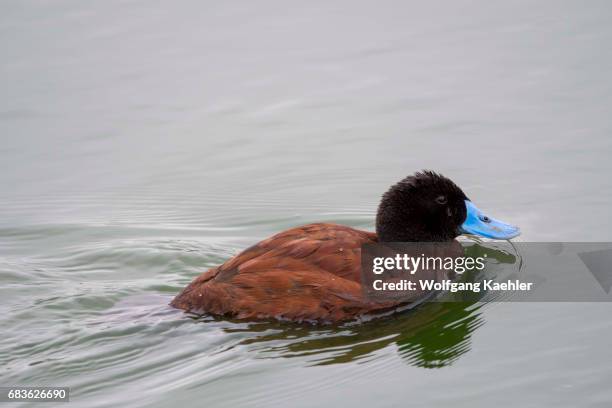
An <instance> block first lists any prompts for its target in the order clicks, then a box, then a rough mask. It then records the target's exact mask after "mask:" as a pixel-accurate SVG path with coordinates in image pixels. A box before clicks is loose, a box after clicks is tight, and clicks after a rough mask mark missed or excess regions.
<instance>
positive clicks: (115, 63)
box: [0, 0, 612, 407]
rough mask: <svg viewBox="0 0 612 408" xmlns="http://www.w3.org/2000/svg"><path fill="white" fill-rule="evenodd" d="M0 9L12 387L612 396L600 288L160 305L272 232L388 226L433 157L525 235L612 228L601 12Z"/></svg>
mask: <svg viewBox="0 0 612 408" xmlns="http://www.w3.org/2000/svg"><path fill="white" fill-rule="evenodd" d="M1 8H2V12H1V13H0V51H1V52H0V55H1V57H0V58H1V59H0V92H1V93H0V141H1V143H0V299H1V301H0V327H1V328H2V329H1V336H0V383H1V385H57V386H70V387H71V390H72V395H71V402H70V405H71V406H75V407H80V406H87V407H92V406H95V407H107V406H108V407H110V406H159V407H163V406H168V405H169V404H173V405H175V406H183V405H184V406H202V405H206V406H294V407H296V406H329V405H332V404H335V405H339V406H348V405H351V406H360V407H366V406H381V405H382V406H423V407H431V406H439V405H453V406H456V407H474V406H493V405H495V406H508V407H515V406H521V407H542V406H555V407H576V406H581V407H582V406H588V407H604V406H609V405H610V402H611V401H612V391H611V390H610V387H609V384H610V379H611V378H612V368H611V367H610V364H609V362H610V361H611V359H612V351H611V349H610V347H609V343H610V342H609V339H610V337H611V336H612V322H611V320H610V313H611V312H612V308H611V307H612V305H610V304H609V303H591V304H583V303H554V304H550V303H549V304H541V303H520V304H519V303H504V304H502V303H496V304H486V305H482V304H473V305H468V306H465V307H463V306H460V307H455V308H451V309H449V310H446V309H435V308H433V309H432V308H430V309H427V308H425V309H424V310H421V311H418V310H417V311H414V312H411V313H407V314H406V315H404V316H399V317H395V318H390V319H386V320H383V321H380V322H370V323H368V324H364V325H360V326H340V327H322V328H310V327H303V326H290V325H289V326H288V325H279V324H274V323H244V322H228V321H224V320H214V319H211V318H204V319H200V320H193V319H190V318H187V317H185V316H183V315H182V314H181V313H178V312H175V311H173V310H171V309H169V308H167V307H166V304H167V302H168V301H169V300H170V299H171V298H172V296H173V295H174V294H176V293H177V292H178V291H179V290H180V289H181V288H182V287H183V286H184V285H185V284H187V283H188V282H189V281H190V280H191V279H193V278H194V277H195V276H197V275H198V274H199V273H201V272H202V271H203V270H205V269H206V268H208V267H211V266H214V265H217V264H219V263H221V262H223V261H224V260H226V259H227V258H229V257H231V256H232V255H233V254H236V253H237V252H239V251H240V250H241V249H244V248H245V247H247V246H249V245H250V244H252V243H254V242H256V241H257V240H259V239H262V238H265V237H267V236H269V235H271V234H273V233H275V232H278V231H280V230H282V229H285V228H288V227H290V226H294V225H299V224H304V223H308V222H313V221H329V222H338V223H342V224H347V225H351V226H354V227H358V228H364V229H372V228H373V219H374V214H375V210H376V206H377V203H378V200H379V198H380V195H381V194H382V193H383V192H384V191H385V190H386V188H387V187H388V186H389V185H390V184H392V183H394V182H396V181H397V180H399V179H400V178H402V177H404V176H405V175H408V174H410V173H412V172H414V171H415V170H418V169H422V168H430V169H434V170H437V171H440V172H442V173H444V174H445V175H447V176H449V177H451V178H452V179H453V180H455V181H456V182H457V183H458V184H459V185H460V186H461V187H462V188H463V189H464V191H466V193H467V194H468V195H469V197H470V198H471V199H472V200H473V201H474V202H476V203H477V204H478V205H479V207H481V208H482V209H485V210H488V211H490V213H491V214H492V215H494V216H496V217H498V218H500V219H503V220H507V221H510V222H512V223H515V224H518V225H520V227H521V228H522V230H523V235H522V237H521V238H520V239H521V240H524V241H610V240H611V239H612V238H611V233H610V230H611V227H612V221H611V219H610V217H609V211H610V202H611V201H612V189H611V182H610V174H612V162H611V160H610V155H611V153H612V138H611V137H610V134H611V133H612V132H611V131H612V126H611V124H610V123H611V121H610V107H611V106H612V80H611V79H610V73H611V72H612V47H610V44H611V43H612V24H611V23H612V6H611V5H610V3H609V2H605V1H589V2H580V1H536V2H532V1H512V2H487V1H434V2H427V3H426V4H425V3H423V2H399V1H398V2H387V1H384V2H355V1H350V2H349V1H340V2H281V1H277V2H270V1H258V2H241V3H238V2H201V1H185V2H169V1H168V2H157V1H146V2H145V1H130V2H116V1H98V0H96V1H89V2H81V1H54V2H40V1H29V0H24V1H4V2H2V7H1ZM449 338H450V340H449Z"/></svg>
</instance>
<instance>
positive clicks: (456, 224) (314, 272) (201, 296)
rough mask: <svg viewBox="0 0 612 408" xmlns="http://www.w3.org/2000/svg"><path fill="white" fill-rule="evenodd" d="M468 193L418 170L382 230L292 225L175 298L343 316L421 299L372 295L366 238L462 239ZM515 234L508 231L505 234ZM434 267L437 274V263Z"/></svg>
mask: <svg viewBox="0 0 612 408" xmlns="http://www.w3.org/2000/svg"><path fill="white" fill-rule="evenodd" d="M468 201H469V200H468V199H467V197H466V195H465V194H464V193H463V191H462V190H461V189H460V188H459V187H458V186H457V185H456V184H455V183H453V182H452V181H451V180H449V179H447V178H446V177H444V176H442V175H440V174H437V173H434V172H431V171H424V172H419V173H415V174H414V175H412V176H408V177H406V178H404V179H403V180H401V181H400V182H398V183H396V184H394V185H393V186H391V188H389V190H388V191H387V192H386V193H385V194H384V195H383V197H382V200H381V202H380V205H379V206H378V212H377V215H376V234H374V233H371V232H365V231H359V230H356V229H354V228H350V227H346V226H342V225H335V224H310V225H305V226H302V227H297V228H292V229H290V230H287V231H284V232H281V233H280V234H277V235H274V236H273V237H271V238H269V239H266V240H264V241H261V242H260V243H258V244H256V245H254V246H252V247H250V248H248V249H246V250H245V251H243V252H242V253H241V254H239V255H237V256H235V257H234V258H232V259H230V260H229V261H227V262H225V263H224V264H223V265H221V266H218V267H216V268H212V269H210V270H209V271H207V272H205V273H204V274H202V275H201V276H199V277H197V278H196V279H195V280H194V281H193V282H191V284H189V286H187V287H186V288H185V289H184V290H183V291H182V292H181V293H180V294H179V295H178V296H177V297H176V298H174V300H173V301H172V303H171V305H172V306H174V307H177V308H179V309H183V310H187V311H191V312H194V313H211V314H215V315H224V316H229V317H236V318H240V319H267V318H276V319H282V320H293V321H312V322H327V321H331V322H337V321H342V320H349V319H353V318H355V317H357V316H360V315H363V314H366V313H377V312H382V311H387V310H393V309H395V308H397V307H398V306H400V305H402V303H401V302H403V303H410V302H412V301H416V300H419V296H420V295H424V294H425V293H420V292H419V291H415V292H414V293H413V294H411V296H414V297H393V296H384V297H383V298H376V297H372V296H367V295H368V291H366V290H365V288H370V286H369V285H368V282H367V281H366V280H364V281H363V282H362V281H361V278H362V276H360V273H361V247H362V245H363V244H370V243H375V242H378V241H379V240H380V241H382V242H425V243H427V242H429V243H431V242H447V243H452V242H456V241H454V238H455V237H456V236H457V235H458V234H459V233H460V231H461V228H460V227H461V226H462V224H463V223H464V221H465V220H466V217H467V206H466V205H467V204H466V203H467V202H468ZM474 209H476V207H473V208H472V210H473V211H474ZM476 211H480V210H477V209H476ZM476 216H478V217H480V218H478V219H479V220H480V221H478V222H480V224H478V226H477V228H476V229H475V230H476V231H481V232H483V231H484V232H485V234H484V235H483V236H486V237H489V238H490V237H492V236H493V237H494V236H495V235H496V232H495V230H494V229H492V228H490V227H488V224H487V223H489V222H491V220H490V219H489V217H484V218H483V217H482V214H480V213H478V214H476V215H473V218H474V217H476ZM475 222H476V221H474V219H473V220H472V221H471V223H472V224H474V223H475ZM496 223H497V224H496V225H505V226H506V227H511V226H509V225H506V224H503V223H500V222H498V221H496ZM472 224H470V225H471V227H470V228H472V231H473V230H474V225H472ZM512 231H514V233H515V234H516V235H518V228H515V227H512ZM497 235H499V234H497ZM502 235H503V234H502ZM510 235H511V234H510ZM508 236H509V235H508V234H505V237H506V238H504V239H507V237H508ZM385 247H387V246H385ZM458 249H460V246H459V248H458ZM458 249H457V248H455V249H453V246H452V245H451V247H449V250H450V251H451V254H454V256H458V255H457V254H458V253H459V252H455V251H456V250H458ZM428 273H431V274H432V276H433V277H437V275H436V274H437V271H435V270H432V271H429V272H428ZM421 277H422V276H421ZM442 277H444V278H445V276H442ZM370 278H372V275H370ZM388 279H394V278H393V277H388V278H387V280H388ZM396 279H400V277H397V278H396Z"/></svg>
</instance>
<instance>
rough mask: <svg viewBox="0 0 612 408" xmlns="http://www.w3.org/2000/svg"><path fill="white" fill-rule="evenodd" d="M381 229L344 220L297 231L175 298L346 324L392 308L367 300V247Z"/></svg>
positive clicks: (217, 310)
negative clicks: (363, 275)
mask: <svg viewBox="0 0 612 408" xmlns="http://www.w3.org/2000/svg"><path fill="white" fill-rule="evenodd" d="M373 242H376V234H374V233H371V232H366V231H360V230H356V229H354V228H350V227H346V226H343V225H336V224H323V223H321V224H310V225H304V226H301V227H297V228H292V229H289V230H287V231H284V232H281V233H279V234H277V235H274V236H273V237H271V238H268V239H266V240H264V241H261V242H259V243H258V244H256V245H254V246H252V247H250V248H248V249H246V250H244V251H243V252H242V253H240V254H239V255H237V256H235V257H234V258H232V259H230V260H228V261H227V262H225V263H224V264H223V265H221V266H218V267H216V268H212V269H210V270H208V271H207V272H205V273H204V274H202V275H200V276H199V277H198V278H196V279H195V280H194V281H193V282H192V283H191V284H189V286H187V287H186V288H185V289H184V290H183V291H182V292H181V293H180V294H179V295H178V296H177V297H176V298H175V299H174V300H173V301H172V303H171V305H172V306H174V307H176V308H179V309H184V310H187V311H191V312H194V313H202V312H207V313H212V314H215V315H225V316H231V317H236V318H239V319H264V318H275V319H280V320H293V321H313V322H323V321H341V320H348V319H351V318H354V317H355V316H358V315H361V314H364V313H367V312H376V311H383V310H388V309H389V308H392V307H394V306H397V304H395V303H393V302H383V303H374V302H372V301H368V300H366V299H364V296H363V291H362V287H361V283H360V270H361V245H362V244H365V243H373Z"/></svg>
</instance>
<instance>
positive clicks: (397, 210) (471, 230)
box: [376, 171, 520, 242]
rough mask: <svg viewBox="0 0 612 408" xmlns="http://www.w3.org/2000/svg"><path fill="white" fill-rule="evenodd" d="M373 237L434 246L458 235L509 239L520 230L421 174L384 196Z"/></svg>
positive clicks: (444, 181) (448, 184) (451, 186)
mask: <svg viewBox="0 0 612 408" xmlns="http://www.w3.org/2000/svg"><path fill="white" fill-rule="evenodd" d="M376 233H377V235H378V239H379V240H380V241H383V242H411V241H412V242H417V241H421V242H434V241H450V240H452V239H454V238H456V237H457V236H458V235H460V234H472V235H478V236H481V237H485V238H493V239H510V238H514V237H516V236H518V235H519V234H520V230H519V229H518V227H515V226H513V225H510V224H506V223H504V222H501V221H498V220H496V219H494V218H492V217H489V216H487V215H485V214H484V213H483V212H482V211H480V210H479V209H478V207H476V206H475V205H474V204H473V203H472V202H471V201H470V199H469V198H468V197H467V196H466V195H465V193H464V192H463V191H462V190H461V189H460V188H459V187H458V186H457V185H456V184H455V183H453V182H452V181H451V180H449V179H448V178H446V177H444V176H442V175H440V174H437V173H434V172H432V171H423V172H419V173H416V174H414V175H412V176H408V177H406V178H405V179H403V180H402V181H400V182H399V183H397V184H395V185H393V186H391V188H390V189H389V190H388V191H387V192H386V193H385V194H384V195H383V197H382V200H381V202H380V205H379V206H378V213H377V215H376Z"/></svg>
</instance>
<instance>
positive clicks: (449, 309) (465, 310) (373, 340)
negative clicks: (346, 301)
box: [226, 302, 484, 368]
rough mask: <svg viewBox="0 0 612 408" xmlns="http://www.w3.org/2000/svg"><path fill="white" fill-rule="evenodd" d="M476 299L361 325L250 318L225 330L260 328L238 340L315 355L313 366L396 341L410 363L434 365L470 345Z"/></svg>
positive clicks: (269, 350) (273, 353) (476, 322)
mask: <svg viewBox="0 0 612 408" xmlns="http://www.w3.org/2000/svg"><path fill="white" fill-rule="evenodd" d="M481 306H482V305H481V304H475V303H472V304H470V303H463V302H461V303H438V302H431V303H426V304H423V305H421V306H420V307H418V308H416V309H414V310H412V311H409V312H406V313H402V314H396V315H393V316H388V317H384V318H380V319H376V320H373V321H370V322H367V323H363V324H353V325H342V326H336V327H327V328H323V329H322V328H316V327H306V326H296V325H288V324H283V323H277V322H265V323H253V324H251V325H249V327H248V328H247V329H244V328H241V329H226V332H228V333H231V332H244V331H248V332H262V334H260V335H258V336H256V337H253V338H250V339H247V340H244V341H243V342H242V343H241V344H245V345H246V344H251V345H252V344H262V345H264V347H263V348H262V349H260V351H261V352H262V353H263V354H264V356H265V357H266V358H268V357H288V358H291V357H307V356H316V358H315V359H313V360H311V362H312V365H329V364H339V363H348V362H352V361H356V360H359V359H363V358H367V357H369V356H372V355H373V353H374V352H375V351H377V350H381V349H383V348H385V347H387V346H389V345H392V344H396V345H397V347H398V353H399V355H400V356H401V357H402V358H403V359H404V360H405V361H406V362H408V363H409V364H412V365H415V366H418V367H426V368H438V367H444V366H447V365H450V364H452V363H453V362H454V361H455V360H457V359H458V358H459V357H460V356H461V355H462V354H464V353H465V352H467V351H468V350H469V348H470V346H469V345H470V336H471V333H472V332H473V331H474V330H475V329H476V328H478V327H480V326H481V325H482V324H483V323H484V321H483V319H482V316H481V314H480V313H479V309H480V307H481Z"/></svg>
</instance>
